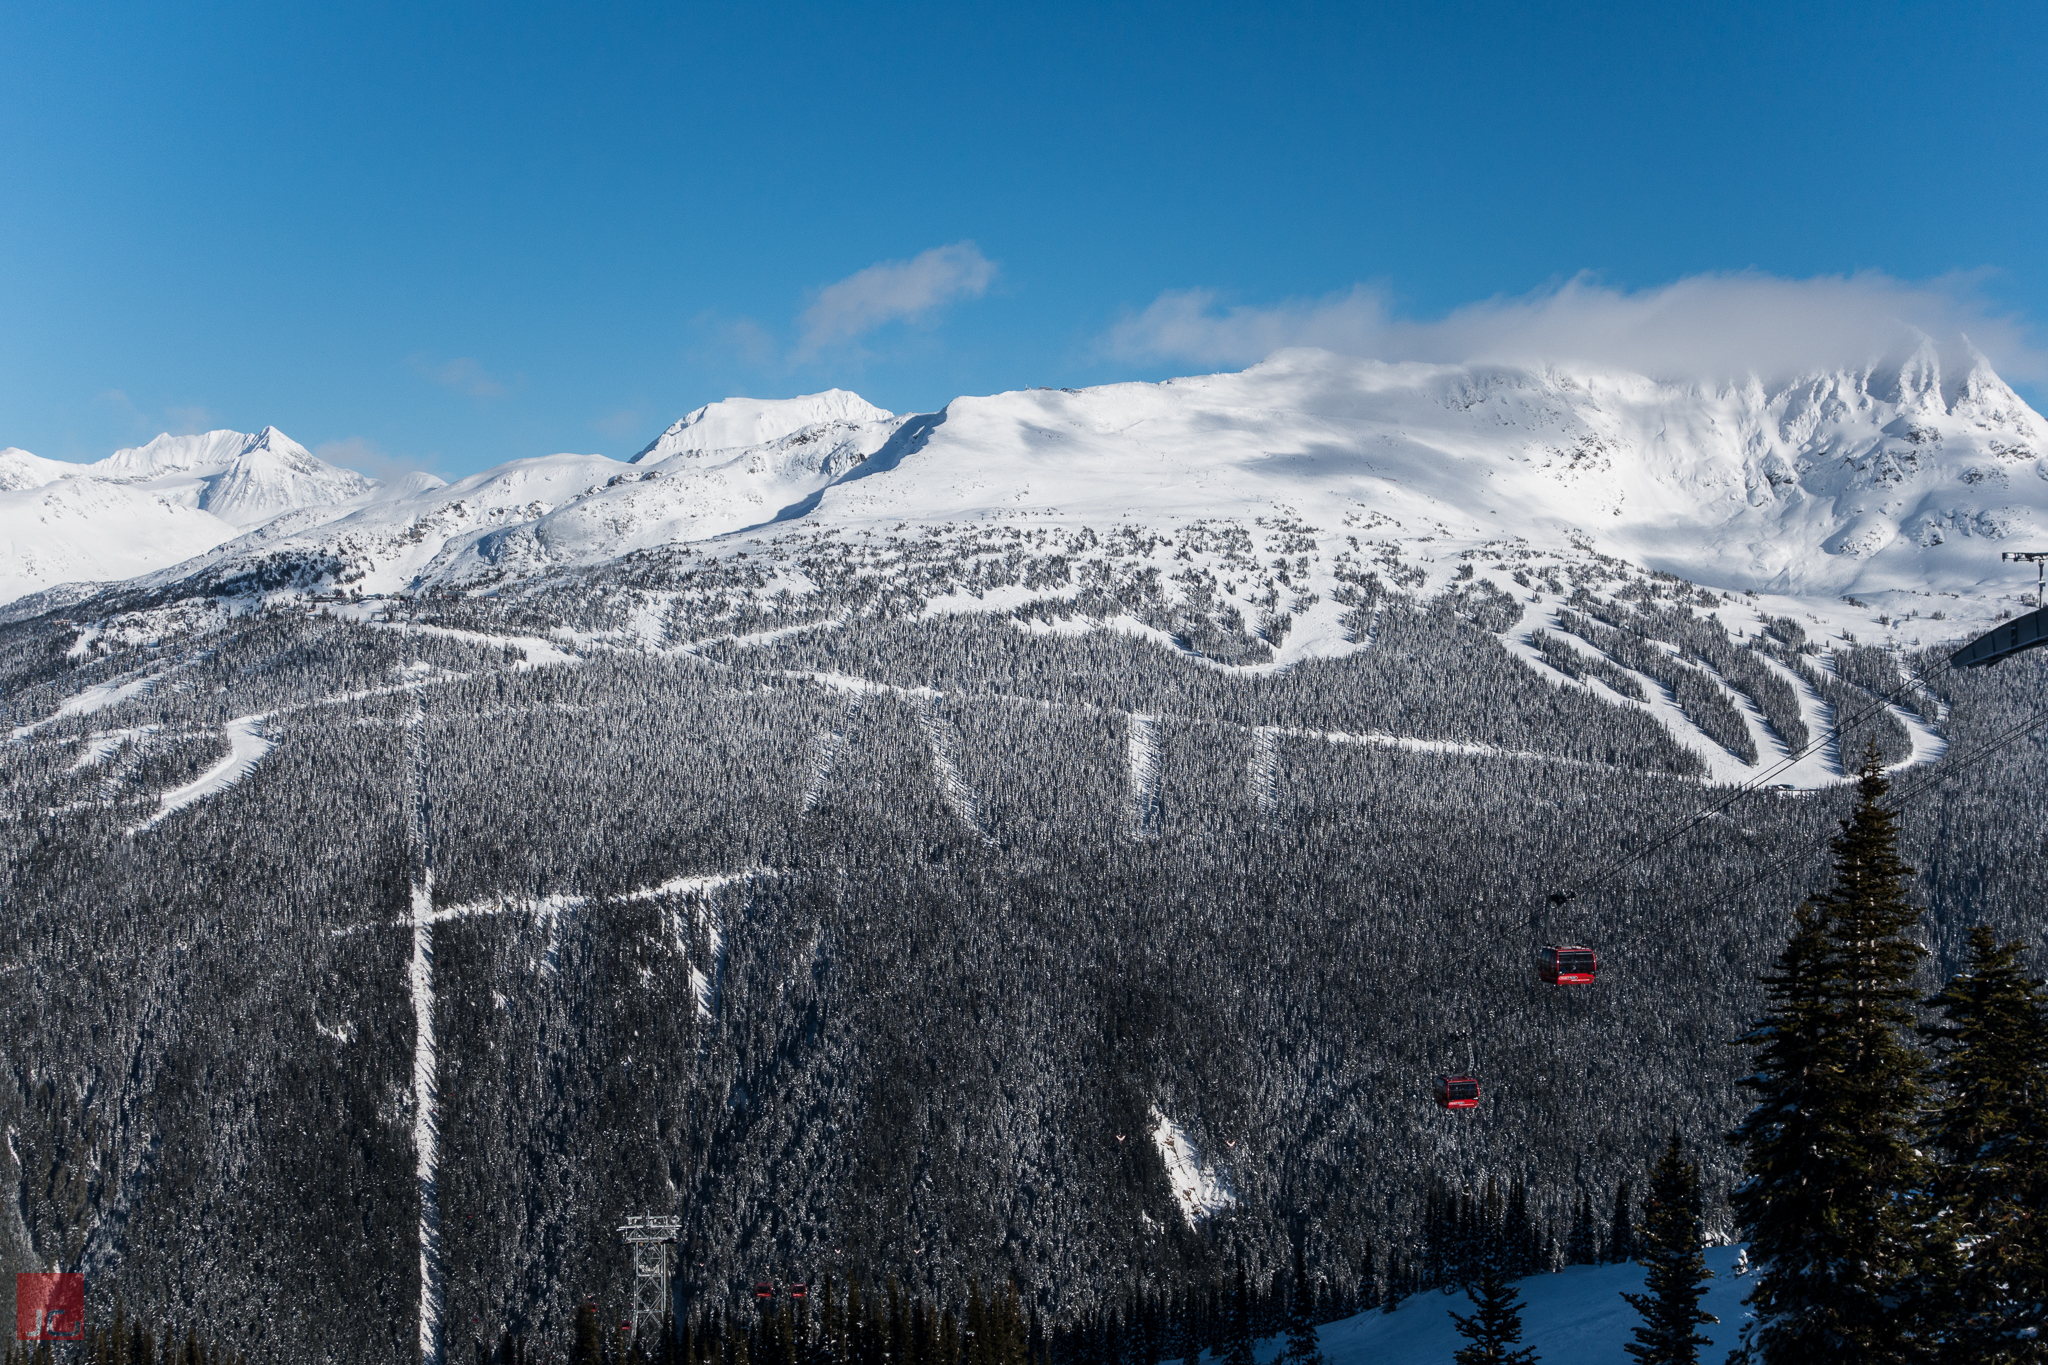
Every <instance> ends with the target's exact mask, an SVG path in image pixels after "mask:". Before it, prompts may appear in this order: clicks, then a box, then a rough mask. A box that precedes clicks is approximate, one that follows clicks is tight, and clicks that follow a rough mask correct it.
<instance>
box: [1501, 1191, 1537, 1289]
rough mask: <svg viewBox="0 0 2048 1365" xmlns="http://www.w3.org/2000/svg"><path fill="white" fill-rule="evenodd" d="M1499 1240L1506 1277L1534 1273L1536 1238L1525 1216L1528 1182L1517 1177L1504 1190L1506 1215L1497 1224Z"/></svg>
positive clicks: (1527, 1211) (1527, 1213)
mask: <svg viewBox="0 0 2048 1365" xmlns="http://www.w3.org/2000/svg"><path fill="white" fill-rule="evenodd" d="M1501 1241H1502V1243H1503V1247H1504V1250H1505V1252H1506V1254H1507V1260H1506V1262H1505V1264H1506V1265H1507V1268H1508V1274H1510V1275H1514V1276H1521V1275H1532V1274H1534V1273H1535V1272H1536V1261H1537V1256H1538V1248H1539V1239H1538V1237H1537V1235H1536V1224H1535V1223H1534V1222H1533V1221H1531V1219H1530V1217H1529V1182H1528V1181H1526V1180H1523V1179H1522V1178H1521V1177H1519V1176H1517V1177H1516V1179H1515V1183H1514V1184H1513V1185H1512V1186H1511V1187H1509V1190H1508V1209H1507V1214H1506V1216H1505V1217H1504V1218H1503V1220H1502V1223H1501Z"/></svg>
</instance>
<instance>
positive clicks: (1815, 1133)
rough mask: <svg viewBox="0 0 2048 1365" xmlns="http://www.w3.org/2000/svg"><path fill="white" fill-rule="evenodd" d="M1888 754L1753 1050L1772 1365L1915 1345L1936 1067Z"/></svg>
mask: <svg viewBox="0 0 2048 1365" xmlns="http://www.w3.org/2000/svg"><path fill="white" fill-rule="evenodd" d="M1886 790H1887V783H1886V782H1885V779H1884V774H1883V772H1882V770H1881V768H1880V766H1879V763H1878V759H1877V756H1876V754H1875V753H1874V752H1873V753H1871V754H1869V755H1868V756H1866V758H1865V760H1864V764H1863V770H1862V775H1861V778H1860V780H1859V783H1858V797H1859V799H1858V802H1857V806H1856V810H1855V812H1854V814H1853V815H1852V816H1851V817H1850V818H1849V819H1847V820H1844V821H1843V822H1842V833H1841V834H1840V835H1839V836H1838V837H1837V838H1836V839H1835V840H1834V843H1833V847H1834V851H1835V868H1834V884H1833V886H1832V887H1831V888H1830V889H1829V890H1828V891H1827V892H1826V893H1824V894H1822V895H1818V896H1815V897H1813V898H1812V899H1811V900H1809V901H1808V902H1807V903H1806V904H1805V905H1804V906H1802V907H1801V908H1800V910H1799V912H1798V914H1797V915H1796V917H1795V919H1794V927H1793V932H1792V936H1791V939H1790V941H1789V942H1788V943H1787V944H1786V947H1785V951H1784V953H1783V954H1781V955H1780V957H1779V959H1778V963H1777V968H1776V972H1775V974H1774V975H1772V976H1769V977H1766V978H1765V980H1764V987H1765V990H1766V993H1767V996H1768V998H1769V1001H1770V1008H1769V1012H1768V1013H1766V1014H1765V1016H1764V1017H1763V1018H1762V1019H1761V1020H1759V1021H1758V1023H1757V1025H1756V1027H1754V1028H1753V1029H1752V1030H1751V1031H1750V1032H1749V1033H1748V1034H1747V1035H1746V1036H1745V1037H1744V1038H1743V1039H1741V1040H1740V1041H1741V1042H1742V1043H1743V1044H1745V1045H1747V1046H1749V1047H1751V1048H1753V1049H1754V1050H1755V1052H1756V1054H1757V1057H1756V1062H1755V1065H1754V1069H1753V1071H1752V1073H1751V1075H1749V1076H1748V1077H1746V1078H1744V1080H1743V1081H1742V1084H1743V1085H1744V1086H1745V1087H1747V1088H1748V1089H1750V1090H1751V1091H1753V1092H1754V1093H1755V1094H1756V1097H1757V1103H1756V1106H1755V1107H1754V1108H1753V1109H1752V1110H1751V1111H1750V1112H1749V1114H1748V1115H1746V1116H1745V1117H1744V1119H1743V1121H1742V1123H1741V1124H1740V1125H1739V1126H1738V1127H1737V1128H1736V1130H1735V1132H1734V1133H1733V1134H1732V1135H1731V1140H1732V1141H1734V1142H1736V1143H1738V1144H1739V1145H1741V1146H1742V1147H1744V1148H1745V1149H1746V1150H1745V1154H1744V1159H1743V1170H1744V1175H1745V1179H1744V1180H1743V1182H1742V1184H1741V1185H1739V1186H1738V1187H1737V1188H1736V1190H1735V1192H1734V1196H1733V1201H1732V1202H1733V1204H1734V1208H1735V1213H1736V1217H1737V1219H1738V1220H1739V1221H1740V1223H1741V1226H1742V1228H1743V1230H1744V1232H1745V1234H1746V1235H1747V1237H1748V1239H1749V1241H1750V1247H1751V1251H1752V1254H1753V1255H1754V1256H1755V1257H1756V1260H1757V1261H1758V1263H1759V1273H1758V1275H1757V1277H1756V1283H1755V1285H1754V1287H1753V1288H1752V1289H1751V1291H1750V1293H1749V1296H1748V1298H1747V1299H1745V1302H1746V1303H1747V1304H1748V1305H1749V1306H1750V1307H1751V1308H1752V1309H1753V1310H1754V1316H1753V1318H1752V1319H1751V1321H1750V1322H1749V1324H1748V1325H1747V1326H1746V1327H1745V1328H1744V1339H1745V1340H1744V1346H1743V1348H1742V1349H1743V1352H1744V1353H1745V1354H1746V1356H1747V1357H1748V1358H1749V1359H1751V1360H1754V1361H1760V1362H1762V1365H1781V1362H1785V1363H1789V1362H1795V1361H1796V1362H1798V1365H1833V1363H1834V1362H1844V1363H1845V1365H1846V1362H1851V1361H1854V1362H1858V1363H1859V1365H1861V1363H1862V1362H1871V1363H1872V1365H1877V1363H1878V1362H1886V1361H1904V1360H1907V1359H1910V1358H1911V1357H1912V1355H1913V1353H1914V1351H1915V1349H1916V1346H1915V1342H1914V1340H1913V1332H1912V1326H1911V1323H1910V1321H1909V1320H1908V1316H1907V1315H1906V1314H1905V1313H1904V1312H1903V1311H1902V1301H1903V1299H1904V1296H1905V1292H1906V1289H1907V1287H1908V1285H1909V1284H1910V1282H1911V1278H1912V1275H1913V1271H1914V1263H1915V1260H1916V1257H1915V1255H1914V1251H1915V1246H1914V1243H1915V1236H1914V1234H1913V1231H1912V1228H1911V1218H1912V1213H1911V1211H1910V1210H1909V1208H1908V1201H1909V1199H1910V1198H1911V1196H1912V1192H1913V1191H1915V1190H1917V1189H1918V1188H1919V1187H1920V1186H1921V1185H1922V1183H1923V1181H1924V1180H1925V1178H1926V1174H1927V1172H1926V1166H1925V1162H1924V1160H1923V1158H1922V1157H1921V1155H1920V1154H1919V1152H1918V1151H1917V1150H1916V1148H1915V1146H1914V1142H1915V1138H1916V1136H1917V1135H1916V1133H1915V1131H1914V1122H1913V1121H1914V1116H1915V1114H1916V1112H1917V1111H1918V1108H1919V1106H1920V1104H1921V1101H1922V1096H1923V1094H1924V1093H1925V1088H1926V1084H1925V1071H1926V1066H1925V1063H1924V1061H1923V1060H1922V1058H1921V1057H1920V1055H1919V1053H1918V1052H1917V1051H1916V1050H1915V1049H1914V1047H1913V1045H1912V1041H1911V1033H1912V1028H1913V1025H1914V1018H1913V1012H1912V1010H1913V1005H1914V994H1913V990H1912V985H1911V978H1912V975H1913V971H1914V969H1915V967H1916V966H1917V965H1918V962H1919V959H1920V957H1921V956H1922V952H1923V950H1922V949H1921V948H1920V947H1919V945H1917V944H1915V943H1913V942H1912V941H1911V940H1910V939H1908V938H1907V937H1906V936H1905V935H1906V930H1907V929H1908V928H1910V927H1911V926H1912V925H1913V923H1914V921H1915V920H1916V919H1917V918H1918V911H1917V910H1916V909H1915V908H1914V907H1913V905H1912V904H1911V903H1910V902H1909V901H1908V900H1907V897H1906V881H1907V879H1908V878H1909V877H1910V876H1911V875H1912V869H1911V868H1909V867H1907V866H1906V865H1905V864H1904V863H1903V862H1901V861H1900V859H1899V857H1898V853H1897V834H1896V817H1895V816H1893V814H1892V813H1891V812H1890V811H1888V810H1886V809H1885V808H1884V807H1883V806H1882V805H1881V804H1879V803H1880V801H1881V800H1882V798H1883V797H1884V795H1885V792H1886Z"/></svg>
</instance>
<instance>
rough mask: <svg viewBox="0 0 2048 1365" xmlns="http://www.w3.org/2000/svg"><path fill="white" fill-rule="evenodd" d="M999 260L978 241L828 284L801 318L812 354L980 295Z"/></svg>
mask: <svg viewBox="0 0 2048 1365" xmlns="http://www.w3.org/2000/svg"><path fill="white" fill-rule="evenodd" d="M995 276H996V266H995V262H994V261H991V260H989V259H988V258H987V257H986V256H984V255H982V254H981V248H979V247H977V246H975V244H974V243H972V242H954V243H953V244H952V245H950V246H935V247H933V248H932V249H931V250H930V251H926V252H921V253H920V254H918V255H916V256H913V257H911V258H910V259H909V260H907V261H880V262H877V263H876V264H874V265H871V266H869V267H868V268H867V269H865V270H856V271H855V272H854V273H853V274H851V275H848V276H847V277H846V278H845V279H843V280H841V281H839V282H838V283H837V284H828V285H826V286H825V287H824V288H823V289H820V290H819V291H818V297H817V298H816V299H815V300H813V301H812V303H811V306H810V307H809V308H806V309H805V310H804V313H803V316H802V317H801V318H800V319H798V322H799V324H800V325H801V326H802V328H803V340H802V342H801V343H800V344H799V346H798V347H797V354H798V355H799V356H800V357H801V356H809V355H814V354H816V353H817V352H818V351H819V350H820V349H822V348H824V347H826V346H830V345H832V344H833V343H835V342H841V341H852V340H855V339H856V338H858V337H862V336H865V335H866V334H867V333H869V332H872V331H873V330H874V329H875V328H877V327H880V326H882V325H883V324H884V323H889V322H898V321H906V322H915V321H918V320H920V319H923V318H927V317H930V316H931V315H932V314H933V313H935V312H936V311H938V310H939V309H941V308H943V307H945V306H946V305H947V304H949V303H952V302H953V301H954V300H956V299H978V298H980V297H981V296H982V295H983V294H985V293H987V292H988V286H989V282H990V281H991V280H993V279H995Z"/></svg>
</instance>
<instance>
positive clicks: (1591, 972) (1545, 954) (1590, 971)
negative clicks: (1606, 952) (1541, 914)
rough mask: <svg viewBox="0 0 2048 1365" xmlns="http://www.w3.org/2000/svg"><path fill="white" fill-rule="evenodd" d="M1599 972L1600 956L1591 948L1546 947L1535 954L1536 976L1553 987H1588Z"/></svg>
mask: <svg viewBox="0 0 2048 1365" xmlns="http://www.w3.org/2000/svg"><path fill="white" fill-rule="evenodd" d="M1599 971H1600V955H1599V954H1598V953H1596V952H1594V951H1593V950H1592V949H1591V948H1580V947H1570V948H1559V947H1555V946H1549V945H1546V946H1545V947H1544V948H1542V949H1541V950H1540V951H1538V952H1537V954H1536V974H1537V975H1538V976H1540V977H1542V978H1543V979H1544V980H1545V981H1546V982H1548V983H1549V984H1551V985H1553V986H1590V985H1592V984H1593V978H1594V977H1595V976H1596V975H1598V974H1599Z"/></svg>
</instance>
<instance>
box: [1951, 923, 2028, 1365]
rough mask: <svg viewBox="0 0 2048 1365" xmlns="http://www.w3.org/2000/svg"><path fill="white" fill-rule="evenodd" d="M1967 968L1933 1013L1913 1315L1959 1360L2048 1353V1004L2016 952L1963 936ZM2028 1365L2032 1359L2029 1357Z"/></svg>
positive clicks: (1982, 929)
mask: <svg viewBox="0 0 2048 1365" xmlns="http://www.w3.org/2000/svg"><path fill="white" fill-rule="evenodd" d="M1969 944H1970V961H1969V965H1968V966H1967V967H1965V968H1964V969H1963V970H1962V971H1961V972H1960V973H1958V974H1957V975H1956V977H1955V978H1954V979H1953V980H1951V981H1950V982H1949V983H1948V984H1947V985H1946V986H1945V987H1943V988H1942V990H1941V991H1940V992H1938V993H1937V994H1936V995H1935V996H1934V997H1933V998H1932V1000H1931V1001H1930V1002H1929V1003H1930V1004H1932V1005H1933V1006H1934V1007H1935V1008H1936V1009H1937V1010H1938V1011H1939V1012H1940V1014H1941V1017H1942V1019H1943V1021H1944V1022H1942V1023H1940V1024H1937V1025H1934V1026H1931V1027H1928V1028H1926V1029H1924V1030H1923V1031H1924V1032H1925V1033H1926V1034H1927V1035H1928V1036H1929V1037H1930V1038H1931V1040H1932V1041H1933V1043H1934V1048H1935V1065H1934V1077H1935V1079H1936V1080H1937V1081H1938V1082H1939V1084H1940V1086H1941V1099H1940V1101H1939V1102H1938V1103H1937V1104H1936V1106H1935V1108H1934V1110H1933V1112H1932V1113H1931V1114H1930V1115H1929V1117H1928V1121H1927V1145H1928V1146H1929V1147H1931V1148H1932V1149H1933V1150H1934V1151H1935V1152H1936V1153H1937V1154H1939V1156H1940V1158H1941V1161H1940V1164H1939V1165H1938V1167H1937V1168H1936V1172H1935V1176H1934V1180H1933V1198H1934V1203H1935V1206H1936V1207H1935V1211H1934V1215H1933V1217H1932V1218H1931V1219H1930V1220H1929V1221H1930V1222H1931V1223H1932V1225H1933V1227H1934V1230H1935V1237H1934V1241H1935V1245H1934V1246H1933V1247H1931V1248H1930V1252H1931V1254H1930V1256H1929V1264H1928V1266H1927V1267H1926V1269H1925V1271H1924V1273H1923V1277H1922V1280H1923V1283H1922V1295H1921V1303H1920V1313H1921V1316H1922V1318H1923V1322H1924V1325H1925V1329H1926V1330H1927V1331H1928V1332H1929V1333H1930V1334H1933V1335H1936V1336H1938V1337H1939V1339H1940V1342H1941V1354H1942V1356H1943V1357H1944V1358H1946V1359H1950V1360H1956V1361H1965V1360H1968V1361H1986V1362H2003V1361H2012V1360H2020V1359H2040V1358H2041V1357H2042V1355H2043V1354H2048V1349H2044V1347H2043V1345H2042V1343H2043V1341H2044V1340H2048V1254H2044V1253H2048V1232H2044V1229H2043V1227H2042V1224H2043V1222H2044V1219H2043V1217H2042V1213H2041V1211H2042V1210H2043V1209H2044V1208H2048V995H2044V993H2043V990H2042V988H2043V985H2044V983H2043V982H2042V981H2041V980H2040V979H2038V978H2035V977H2030V976H2028V975H2027V974H2026V973H2025V971H2024V970H2023V969H2022V968H2021V966H2020V962H2019V955H2020V952H2021V951H2022V948H2023V945H2022V944H2019V943H2016V942H2015V943H2006V944H2003V945H2001V944H2000V943H1999V942H1998V939H1997V936H1996V935H1995V934H1993V933H1992V932H1991V930H1990V929H1989V928H1988V927H1986V926H1984V925H1978V926H1977V927H1976V928H1974V929H1972V930H1971V931H1970V939H1969ZM2029 1351H2031V1352H2032V1354H2031V1355H2029V1354H2028V1352H2029Z"/></svg>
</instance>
